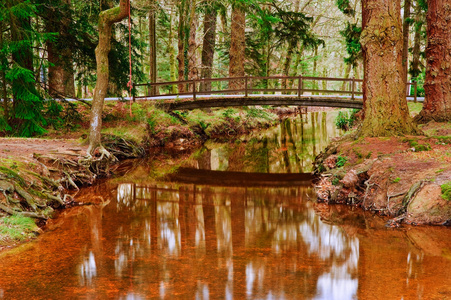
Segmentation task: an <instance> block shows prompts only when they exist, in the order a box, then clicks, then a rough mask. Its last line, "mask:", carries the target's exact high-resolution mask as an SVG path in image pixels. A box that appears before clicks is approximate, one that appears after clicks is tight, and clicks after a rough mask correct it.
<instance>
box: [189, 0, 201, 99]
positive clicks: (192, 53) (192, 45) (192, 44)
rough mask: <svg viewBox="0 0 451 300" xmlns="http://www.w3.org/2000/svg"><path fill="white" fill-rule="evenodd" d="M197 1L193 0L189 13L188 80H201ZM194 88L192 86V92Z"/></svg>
mask: <svg viewBox="0 0 451 300" xmlns="http://www.w3.org/2000/svg"><path fill="white" fill-rule="evenodd" d="M196 2H197V1H196V0H191V3H190V11H189V19H190V22H189V24H190V26H189V37H188V80H196V79H198V78H199V73H198V68H197V65H198V64H197V58H196V57H197V56H196V50H197V43H196V29H197V23H198V22H197V15H196ZM193 88H194V87H193V86H192V85H190V91H192V89H193Z"/></svg>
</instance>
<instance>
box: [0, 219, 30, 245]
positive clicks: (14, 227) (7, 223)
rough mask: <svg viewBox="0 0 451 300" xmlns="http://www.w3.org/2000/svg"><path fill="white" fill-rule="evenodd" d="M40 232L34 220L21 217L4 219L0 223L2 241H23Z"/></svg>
mask: <svg viewBox="0 0 451 300" xmlns="http://www.w3.org/2000/svg"><path fill="white" fill-rule="evenodd" d="M37 231H38V226H37V225H36V224H35V222H34V220H33V219H31V218H28V217H22V216H19V215H15V216H8V217H4V218H3V219H2V220H1V221H0V240H7V239H10V240H17V241H21V240H24V239H26V238H28V237H29V235H30V234H34V232H37Z"/></svg>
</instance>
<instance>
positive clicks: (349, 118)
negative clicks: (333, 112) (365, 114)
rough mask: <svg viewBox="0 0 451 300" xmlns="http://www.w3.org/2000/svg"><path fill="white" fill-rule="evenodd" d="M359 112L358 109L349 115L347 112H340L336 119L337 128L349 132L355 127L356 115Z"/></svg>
mask: <svg viewBox="0 0 451 300" xmlns="http://www.w3.org/2000/svg"><path fill="white" fill-rule="evenodd" d="M358 112H359V110H358V109H353V110H351V113H350V114H349V115H348V113H347V112H346V111H339V112H338V115H337V118H336V119H335V126H337V128H339V129H343V130H348V129H349V128H351V127H352V126H353V125H354V122H355V120H356V117H355V116H356V114H357V113H358Z"/></svg>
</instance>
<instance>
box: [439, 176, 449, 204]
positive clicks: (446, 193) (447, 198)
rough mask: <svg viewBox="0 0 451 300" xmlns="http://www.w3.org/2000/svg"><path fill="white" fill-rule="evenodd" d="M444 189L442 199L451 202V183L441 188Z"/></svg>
mask: <svg viewBox="0 0 451 300" xmlns="http://www.w3.org/2000/svg"><path fill="white" fill-rule="evenodd" d="M440 187H441V188H442V198H443V199H445V200H447V201H451V181H450V182H447V183H445V184H442V185H441V186H440Z"/></svg>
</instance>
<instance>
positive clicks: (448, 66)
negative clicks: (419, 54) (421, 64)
mask: <svg viewBox="0 0 451 300" xmlns="http://www.w3.org/2000/svg"><path fill="white" fill-rule="evenodd" d="M450 15H451V0H441V1H439V0H429V1H428V11H427V15H426V20H427V24H428V25H427V37H428V44H427V47H426V79H425V83H424V92H425V96H426V97H425V101H424V105H423V110H422V111H421V112H420V115H419V117H418V119H417V120H418V121H421V122H427V121H430V120H435V121H438V122H443V121H451V81H450V76H451V35H450V32H451V19H450V17H449V16H450Z"/></svg>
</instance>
